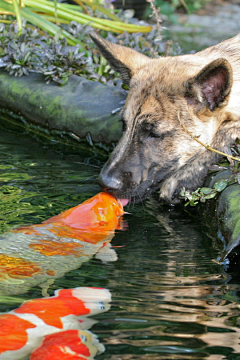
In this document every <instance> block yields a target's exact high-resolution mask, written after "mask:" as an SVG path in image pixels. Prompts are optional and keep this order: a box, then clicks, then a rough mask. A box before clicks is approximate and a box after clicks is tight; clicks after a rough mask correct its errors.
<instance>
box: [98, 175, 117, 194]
mask: <svg viewBox="0 0 240 360" xmlns="http://www.w3.org/2000/svg"><path fill="white" fill-rule="evenodd" d="M98 184H99V185H100V186H101V188H102V189H103V190H104V191H106V192H109V193H111V192H114V191H117V190H119V189H120V188H121V186H122V182H121V180H119V179H117V178H115V177H114V176H110V175H108V174H104V173H100V175H99V177H98Z"/></svg>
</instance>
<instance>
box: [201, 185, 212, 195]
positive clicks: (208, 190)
mask: <svg viewBox="0 0 240 360" xmlns="http://www.w3.org/2000/svg"><path fill="white" fill-rule="evenodd" d="M212 191H213V189H212V188H208V187H202V188H201V189H200V192H201V193H202V194H204V195H207V194H210V193H211V192H212Z"/></svg>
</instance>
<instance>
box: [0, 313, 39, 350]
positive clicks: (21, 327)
mask: <svg viewBox="0 0 240 360" xmlns="http://www.w3.org/2000/svg"><path fill="white" fill-rule="evenodd" d="M35 327H36V325H34V324H32V323H30V322H29V321H27V320H23V319H20V318H19V317H18V316H15V315H12V314H2V315H0V339H1V341H0V354H1V353H3V352H5V351H7V350H9V351H11V350H19V349H21V348H22V347H23V346H25V345H26V343H27V340H28V333H27V330H28V329H30V328H35Z"/></svg>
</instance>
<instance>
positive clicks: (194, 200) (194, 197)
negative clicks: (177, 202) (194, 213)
mask: <svg viewBox="0 0 240 360" xmlns="http://www.w3.org/2000/svg"><path fill="white" fill-rule="evenodd" d="M227 185H228V181H227V180H220V181H218V182H216V183H215V184H214V186H213V188H208V187H202V188H198V189H197V190H195V191H193V192H191V193H190V191H189V190H186V189H185V188H183V189H182V190H181V192H180V195H181V196H182V197H183V198H184V199H185V200H188V201H187V202H186V204H185V206H187V205H191V206H196V205H197V204H198V202H199V201H200V202H205V201H206V200H208V199H213V198H214V197H215V196H216V195H217V194H218V193H220V192H221V191H223V190H224V189H225V188H226V187H227Z"/></svg>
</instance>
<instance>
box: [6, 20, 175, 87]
mask: <svg viewBox="0 0 240 360" xmlns="http://www.w3.org/2000/svg"><path fill="white" fill-rule="evenodd" d="M120 16H121V18H122V19H123V21H124V19H125V17H124V14H120ZM131 22H132V23H133V24H142V23H143V22H142V21H139V20H137V19H131ZM64 27H65V29H66V31H67V33H68V34H70V35H71V36H72V37H74V38H75V39H78V40H79V43H78V44H76V45H75V46H71V45H69V44H68V40H67V38H59V37H57V36H55V37H52V36H50V35H49V34H47V33H45V32H43V31H40V30H39V28H37V27H32V26H29V25H28V23H27V21H26V20H25V19H23V22H22V32H21V34H20V35H19V27H18V24H17V23H16V22H13V23H11V24H4V23H1V24H0V67H2V68H4V69H5V70H6V71H8V72H9V73H10V75H15V76H22V75H28V74H29V73H30V72H37V73H42V74H43V75H44V77H45V79H46V81H47V82H50V81H54V82H56V83H58V84H61V85H63V84H65V83H66V82H67V80H68V77H69V76H70V75H71V74H76V75H81V76H83V77H86V78H88V79H91V80H97V81H100V82H102V83H106V84H109V85H117V86H119V87H121V86H122V80H121V79H120V76H119V74H117V73H116V72H114V71H113V70H112V69H111V68H110V66H109V65H108V64H107V62H106V60H105V59H104V58H103V57H102V56H101V55H100V54H99V52H98V51H97V50H96V48H95V45H94V44H93V42H92V40H91V38H90V36H88V33H89V32H90V31H92V29H93V28H92V26H90V25H82V24H79V23H77V22H76V21H72V22H71V23H70V24H69V25H64ZM101 34H102V35H103V36H105V37H106V39H108V40H110V41H112V42H115V43H116V42H118V43H121V44H123V45H125V46H130V47H131V48H133V49H136V50H139V51H141V52H143V53H145V54H146V55H150V56H159V54H164V53H166V52H168V53H169V52H170V53H172V54H177V53H180V52H181V49H180V48H179V47H178V46H177V45H173V44H168V43H166V42H165V41H164V40H163V39H162V37H161V35H159V30H158V29H157V28H156V27H154V26H153V28H152V30H151V31H150V32H149V33H132V34H129V33H128V32H124V33H122V34H113V33H111V32H108V33H107V34H106V32H103V31H102V32H101ZM83 42H84V46H82V45H81V44H80V43H83Z"/></svg>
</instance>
